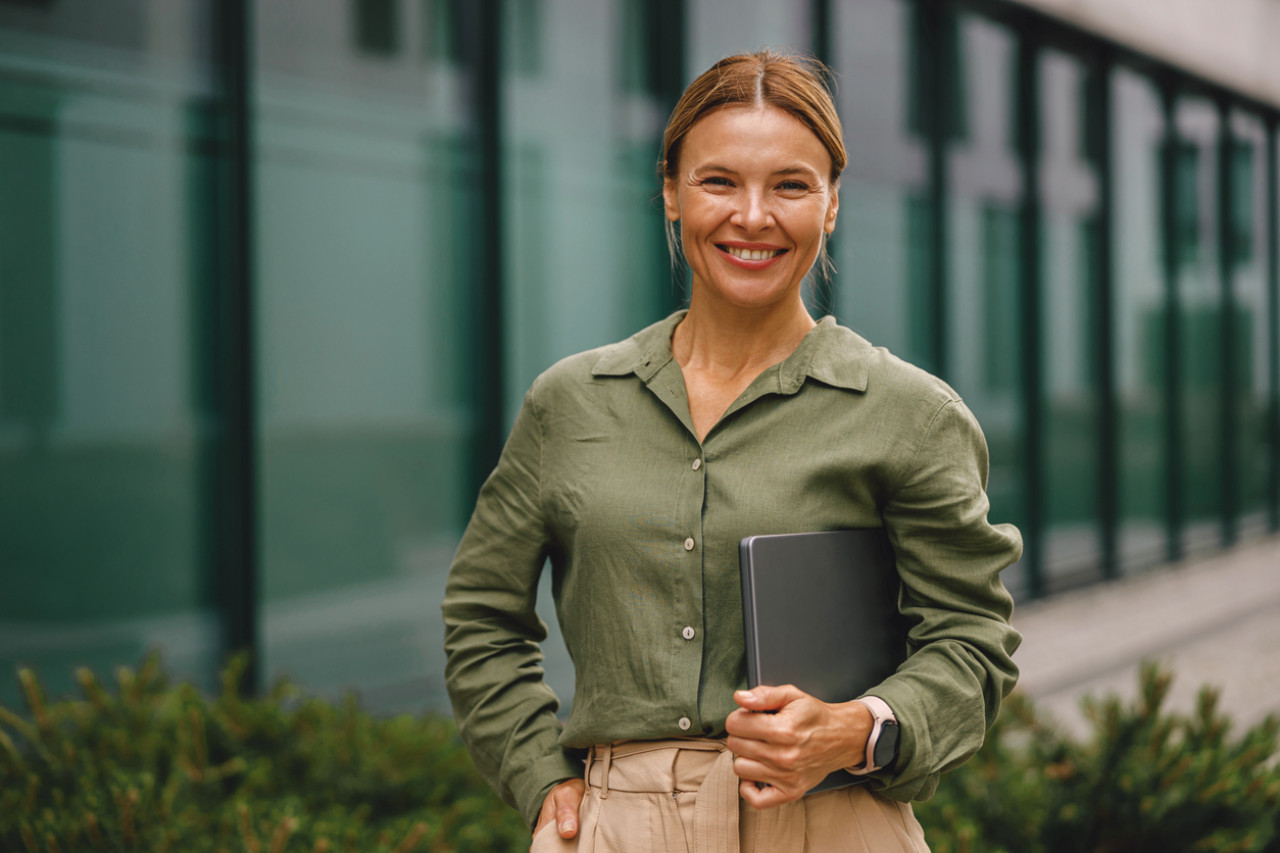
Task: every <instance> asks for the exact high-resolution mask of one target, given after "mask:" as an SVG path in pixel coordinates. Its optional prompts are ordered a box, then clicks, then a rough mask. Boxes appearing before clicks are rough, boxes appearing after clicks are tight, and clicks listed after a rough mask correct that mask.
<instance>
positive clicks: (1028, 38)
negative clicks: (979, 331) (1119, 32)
mask: <svg viewBox="0 0 1280 853" xmlns="http://www.w3.org/2000/svg"><path fill="white" fill-rule="evenodd" d="M1018 35H1019V39H1018V48H1017V51H1018V52H1017V56H1018V59H1017V63H1018V74H1017V99H1018V102H1017V115H1018V119H1017V121H1018V154H1019V159H1020V161H1021V178H1022V205H1021V208H1022V209H1021V216H1020V219H1021V227H1020V228H1019V229H1018V236H1019V254H1020V256H1021V257H1020V263H1019V265H1018V268H1019V273H1020V278H1021V281H1020V283H1019V284H1020V286H1019V295H1020V299H1019V307H1020V309H1021V310H1020V311H1019V317H1020V322H1019V324H1018V325H1019V340H1018V351H1019V354H1020V358H1019V359H1018V361H1019V363H1020V364H1021V367H1022V375H1021V384H1022V407H1023V429H1022V435H1023V446H1022V451H1023V466H1022V467H1023V477H1024V481H1023V482H1024V487H1023V488H1024V489H1025V494H1024V500H1025V506H1026V514H1025V515H1024V517H1023V518H1024V523H1025V529H1024V530H1023V534H1024V536H1023V541H1024V543H1025V545H1024V551H1023V557H1022V561H1023V565H1024V566H1025V567H1026V576H1027V592H1028V594H1029V595H1030V596H1031V597H1032V598H1035V597H1038V596H1041V595H1044V593H1045V591H1046V583H1045V578H1044V552H1045V547H1044V539H1045V528H1046V525H1045V520H1044V498H1045V476H1044V434H1043V432H1044V416H1043V413H1044V378H1043V375H1042V374H1043V354H1042V353H1041V351H1040V342H1041V340H1042V337H1043V336H1042V335H1041V329H1042V326H1043V323H1042V318H1041V313H1042V308H1041V302H1042V298H1041V289H1042V278H1043V276H1042V275H1041V264H1040V253H1041V252H1040V250H1041V246H1040V240H1041V234H1040V231H1041V222H1040V217H1041V212H1040V209H1041V198H1040V195H1041V193H1040V111H1039V109H1038V107H1039V97H1038V96H1039V86H1040V43H1039V34H1038V33H1037V31H1036V29H1035V27H1034V24H1032V23H1031V22H1029V21H1027V22H1025V23H1024V24H1023V25H1022V26H1020V27H1019V32H1018Z"/></svg>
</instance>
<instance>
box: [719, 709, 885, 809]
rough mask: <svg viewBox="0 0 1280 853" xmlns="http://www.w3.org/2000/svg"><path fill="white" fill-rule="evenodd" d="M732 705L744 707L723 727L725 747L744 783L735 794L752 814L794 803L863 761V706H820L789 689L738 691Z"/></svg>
mask: <svg viewBox="0 0 1280 853" xmlns="http://www.w3.org/2000/svg"><path fill="white" fill-rule="evenodd" d="M733 701H735V702H737V703H738V704H739V705H740V706H742V707H740V708H739V709H738V710H736V711H734V712H733V713H732V714H730V715H729V718H728V719H727V720H726V721H725V728H726V729H727V730H728V732H729V740H728V746H729V751H730V752H732V753H733V754H734V755H735V756H736V758H735V760H734V762H733V772H734V773H736V774H737V775H738V776H739V778H741V779H742V780H743V781H742V783H741V784H740V785H739V786H738V791H739V793H740V794H741V795H742V799H744V800H746V801H747V803H748V804H749V805H750V806H751V807H752V808H756V809H765V808H770V807H772V806H778V805H782V804H783V803H790V802H794V801H796V800H798V799H800V798H801V797H803V796H804V794H805V791H808V790H809V789H810V788H812V787H813V786H814V785H817V784H818V783H819V782H821V781H822V780H823V778H824V777H825V776H826V775H827V774H828V773H830V772H831V771H833V770H838V769H839V768H842V767H854V766H856V765H859V764H861V763H862V762H863V761H864V760H865V758H866V750H867V737H868V736H869V735H870V734H871V727H872V724H873V722H874V720H873V718H872V716H871V710H870V709H869V708H867V706H866V705H863V704H862V703H861V702H857V701H854V702H844V703H835V704H832V703H827V702H822V701H820V700H818V699H815V698H814V697H812V696H810V695H809V694H808V693H805V692H804V691H803V690H801V689H800V688H798V687H794V686H792V685H787V686H785V687H764V686H761V687H756V688H754V689H752V690H739V691H737V692H736V693H734V694H733ZM763 711H771V712H774V713H760V712H763ZM757 782H761V783H764V784H765V785H766V786H767V787H760V786H759V785H757V784H756V783H757Z"/></svg>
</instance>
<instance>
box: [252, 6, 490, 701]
mask: <svg viewBox="0 0 1280 853" xmlns="http://www.w3.org/2000/svg"><path fill="white" fill-rule="evenodd" d="M468 8H470V7H469V6H468V4H465V3H462V2H460V0H459V2H457V3H452V4H447V5H446V4H444V3H441V2H434V3H404V4H401V3H395V4H383V3H378V2H358V3H356V4H354V6H353V4H352V3H351V2H350V0H324V2H316V0H280V2H272V3H256V4H254V12H255V19H254V22H253V28H254V32H255V33H256V34H257V35H256V38H255V40H254V41H255V45H256V56H255V70H254V77H255V79H256V81H257V86H256V92H255V96H256V100H255V103H254V109H255V112H256V118H257V121H258V124H257V127H256V143H257V149H256V152H255V156H256V161H255V164H254V167H255V170H256V176H257V199H256V201H257V208H256V214H257V234H256V242H257V250H256V259H257V284H258V295H257V312H258V334H259V341H260V345H259V358H260V374H259V388H260V395H261V403H260V416H261V421H260V425H259V427H260V435H259V441H260V448H259V449H260V459H261V471H260V476H261V492H260V494H261V502H262V513H261V523H262V536H261V540H262V542H261V549H262V550H261V558H262V591H263V596H264V599H265V601H264V606H263V622H264V630H263V658H264V664H265V667H264V668H265V670H266V672H267V675H268V676H269V677H274V676H276V675H278V674H281V673H289V674H290V675H292V676H293V677H294V678H296V679H298V680H300V681H301V682H303V683H305V684H306V685H307V686H308V687H310V688H313V689H317V690H320V691H336V690H338V689H340V688H343V689H345V688H355V689H358V690H360V691H361V692H362V694H363V698H364V699H365V701H366V702H367V703H369V704H370V705H372V706H377V707H380V708H393V707H401V706H403V707H408V708H420V707H421V706H422V704H423V703H424V701H426V702H431V703H434V704H437V705H443V704H444V703H445V700H444V695H443V688H442V684H441V680H442V673H443V666H444V664H443V650H442V649H441V639H440V638H441V637H442V636H443V627H442V626H441V622H440V616H439V611H438V608H436V607H435V606H434V605H433V604H432V602H438V601H439V600H440V599H441V597H442V595H443V590H444V578H445V574H446V571H447V569H448V566H449V562H450V559H451V558H452V554H453V549H454V547H455V545H456V543H457V537H458V535H459V534H460V532H461V527H462V524H463V523H464V522H465V520H466V518H467V516H468V514H469V513H470V511H471V501H472V499H473V497H474V495H473V493H472V492H471V488H472V487H471V483H470V470H469V469H470V465H469V460H470V448H471V440H470V439H471V435H472V428H473V418H474V411H473V408H472V406H471V404H470V402H469V395H470V392H469V384H470V383H471V382H472V377H471V376H470V373H469V354H470V344H469V340H470V336H469V334H468V328H469V326H470V325H471V321H470V319H469V318H471V317H472V316H473V312H474V310H475V306H474V304H473V299H472V294H473V293H475V291H476V284H475V274H474V272H473V270H474V260H473V259H474V258H475V257H476V256H477V255H478V254H479V253H480V252H482V251H486V248H485V246H484V243H483V240H482V239H481V235H480V228H479V225H478V224H477V221H476V220H477V215H478V209H477V206H476V205H477V187H478V185H479V179H478V167H479V164H478V163H477V160H476V153H475V151H476V148H475V145H474V139H473V137H474V120H473V117H472V115H471V112H470V110H469V106H468V105H469V95H468V90H469V84H470V81H471V76H472V75H471V68H470V65H469V62H470V57H471V56H472V55H473V52H472V51H470V50H468V49H466V46H465V45H464V44H460V43H459V40H460V39H462V38H464V36H465V33H467V32H469V31H472V30H469V29H468V28H469V27H472V26H473V23H474V22H471V21H470V19H469V18H468V17H467V14H468V13H467V10H468ZM353 10H354V14H353ZM388 33H389V34H388Z"/></svg>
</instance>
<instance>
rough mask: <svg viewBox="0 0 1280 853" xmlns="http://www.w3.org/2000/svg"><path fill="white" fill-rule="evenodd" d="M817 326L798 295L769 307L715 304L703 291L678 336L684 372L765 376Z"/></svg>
mask: <svg viewBox="0 0 1280 853" xmlns="http://www.w3.org/2000/svg"><path fill="white" fill-rule="evenodd" d="M816 325H817V324H816V323H815V322H814V320H813V318H812V317H810V316H809V312H808V309H806V308H805V306H804V302H803V301H802V300H801V299H800V298H799V296H798V295H797V297H796V298H795V299H794V300H788V301H787V302H786V303H784V304H779V305H772V306H768V307H765V308H738V307H736V306H728V307H726V306H721V305H715V304H710V302H709V301H708V300H706V299H699V298H698V293H697V291H695V292H694V295H693V298H691V300H690V303H689V313H688V314H686V315H685V318H684V319H683V320H681V321H680V325H679V326H677V327H676V330H675V334H674V336H673V337H672V341H671V346H672V354H673V355H674V356H675V358H676V361H677V362H678V363H679V364H680V366H681V367H682V368H686V369H688V368H695V369H699V370H704V371H711V372H715V373H718V374H722V375H727V376H731V375H736V374H740V373H744V372H750V373H759V372H760V371H761V370H764V369H765V368H766V367H769V366H770V365H773V364H777V363H778V362H780V361H783V360H785V359H786V357H787V356H789V355H791V353H792V352H794V351H795V348H796V347H798V346H799V345H800V341H802V340H804V336H805V335H806V334H808V333H809V330H810V329H812V328H813V327H814V326H816Z"/></svg>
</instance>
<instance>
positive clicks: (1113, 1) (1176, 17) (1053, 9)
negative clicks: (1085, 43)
mask: <svg viewBox="0 0 1280 853" xmlns="http://www.w3.org/2000/svg"><path fill="white" fill-rule="evenodd" d="M1015 2H1019V3H1022V4H1023V5H1025V6H1031V7H1033V8H1036V9H1039V10H1041V11H1043V12H1046V13H1048V14H1050V15H1052V16H1054V17H1056V18H1060V19H1062V20H1064V21H1067V22H1069V23H1072V24H1076V25H1078V26H1080V27H1083V28H1084V29H1087V30H1089V31H1091V32H1095V33H1098V34H1099V35H1102V36H1104V37H1106V38H1110V39H1112V40H1114V41H1116V42H1119V43H1121V44H1124V45H1127V46H1129V47H1132V48H1134V49H1136V50H1138V51H1141V52H1142V53H1145V54H1147V55H1149V56H1152V57H1155V58H1157V59H1160V60H1163V61H1165V62H1169V63H1171V64H1173V65H1176V66H1178V67H1180V68H1184V69H1186V70H1187V71H1189V72H1191V73H1193V74H1196V75H1198V76H1200V77H1204V78H1206V79H1208V80H1211V81H1213V82H1215V83H1219V84H1221V85H1224V86H1227V87H1229V88H1231V89H1234V90H1236V91H1238V92H1239V93H1241V94H1243V95H1246V96H1249V97H1252V98H1256V99H1257V100H1259V101H1263V102H1266V103H1269V104H1272V105H1276V106H1280V49H1277V45H1280V0H1015Z"/></svg>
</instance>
